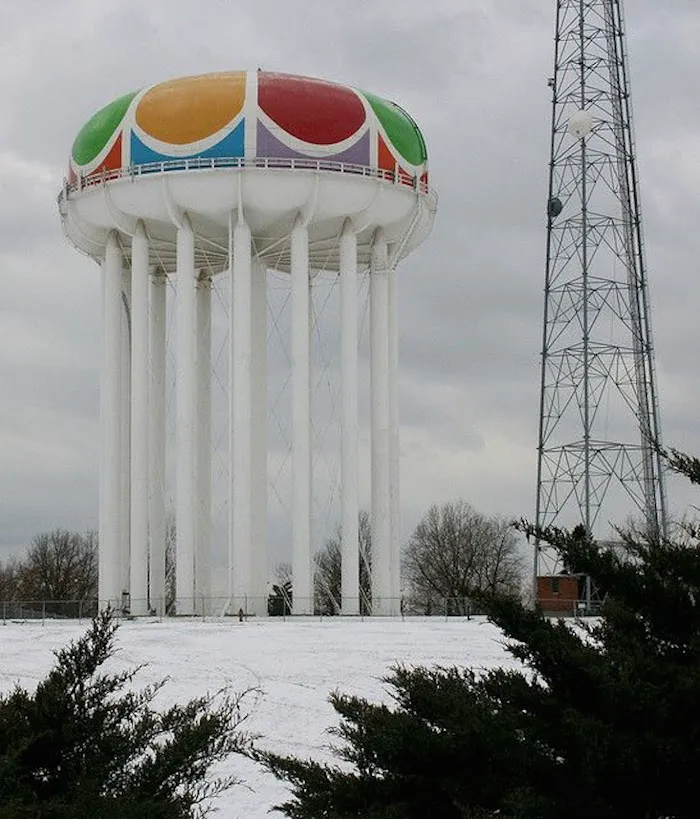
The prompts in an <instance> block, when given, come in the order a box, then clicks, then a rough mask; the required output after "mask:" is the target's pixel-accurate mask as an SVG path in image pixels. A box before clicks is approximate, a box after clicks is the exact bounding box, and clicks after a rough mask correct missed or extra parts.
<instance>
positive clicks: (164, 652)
mask: <svg viewBox="0 0 700 819" xmlns="http://www.w3.org/2000/svg"><path fill="white" fill-rule="evenodd" d="M86 627H87V624H86V623H85V622H83V623H77V622H51V621H47V622H46V624H45V625H41V623H39V622H27V623H19V622H18V623H13V622H8V624H7V625H6V626H4V627H3V628H1V629H0V689H1V690H2V691H8V690H10V689H11V688H12V686H13V685H14V684H15V683H19V684H20V685H22V686H24V687H27V688H29V689H30V690H31V689H33V688H34V686H35V685H36V683H37V682H38V681H39V680H40V679H41V678H42V677H43V676H44V675H45V674H46V672H47V671H48V670H49V668H50V667H51V666H52V664H53V660H54V658H53V654H52V652H53V651H54V650H55V649H57V648H60V647H61V646H63V645H65V644H66V643H67V642H68V641H69V640H71V639H73V638H75V637H78V636H79V635H80V634H82V633H83V632H84V631H85V629H86ZM117 644H118V652H117V654H116V656H115V657H114V659H113V660H112V661H111V663H110V668H112V669H115V670H116V669H125V668H132V667H134V666H136V665H141V664H146V667H145V668H143V669H142V670H141V671H140V672H139V674H138V676H137V684H138V685H139V686H140V685H146V684H148V683H151V682H156V681H159V680H162V679H163V678H165V677H167V678H168V683H167V685H166V687H165V689H164V690H163V692H162V693H161V694H160V698H159V700H158V702H160V703H162V704H164V705H165V704H166V703H172V702H184V701H186V700H187V699H190V698H192V697H195V696H199V695H201V694H203V693H205V692H207V691H209V692H214V691H218V690H220V689H221V688H223V687H229V688H230V689H231V690H232V692H236V691H242V690H244V689H249V688H255V689H258V691H257V692H254V693H252V694H251V695H250V696H249V697H248V698H247V699H246V700H244V705H243V708H242V710H243V711H244V712H247V713H248V714H249V716H248V719H247V720H246V723H245V727H246V729H247V730H249V731H251V732H253V733H256V734H259V735H260V736H261V739H260V741H259V744H260V745H261V746H264V747H266V748H270V749H274V750H275V751H278V752H280V753H283V754H293V755H295V756H301V757H304V758H307V757H313V758H315V759H319V760H328V761H330V760H331V759H332V756H331V754H330V751H329V744H330V743H331V741H332V737H330V736H329V734H328V728H330V727H332V726H334V725H336V724H337V719H336V717H335V712H334V711H333V709H332V708H331V706H330V705H329V703H328V695H329V694H330V692H332V691H334V690H338V691H342V692H344V693H350V694H359V695H362V696H364V697H367V698H369V699H371V700H373V701H379V700H383V701H387V700H388V699H389V696H388V693H387V689H386V686H385V684H384V683H383V682H382V677H384V676H385V675H386V674H387V673H388V671H389V670H390V668H391V666H392V665H393V664H395V663H404V664H407V665H428V666H434V665H441V666H449V665H462V666H469V667H472V668H491V667H494V666H508V667H517V662H516V661H515V660H514V659H513V658H512V657H510V655H508V654H507V653H506V651H505V649H504V646H503V640H502V635H501V634H500V632H499V631H498V630H497V629H496V628H495V627H494V626H493V625H491V624H490V623H488V622H487V621H486V620H485V619H483V618H474V619H472V620H469V621H468V620H463V619H460V618H450V619H437V618H416V619H412V618H408V619H406V620H400V619H395V620H394V619H384V618H382V619H379V618H376V619H367V620H358V619H342V618H324V619H318V618H314V619H312V618H308V619H290V620H287V621H283V620H280V619H277V618H270V619H260V620H258V621H255V620H249V621H247V622H244V623H240V622H238V620H237V619H231V620H226V621H223V622H221V621H213V622H201V621H197V620H164V621H163V622H157V621H141V622H135V621H134V622H124V623H123V624H122V625H121V626H120V629H119V631H118V632H117ZM216 772H217V773H223V774H234V775H236V776H237V777H239V778H240V779H241V780H243V782H244V783H245V784H244V785H239V786H236V787H234V788H232V789H231V790H230V791H227V792H226V793H225V794H222V795H221V796H220V797H219V798H218V799H217V800H216V801H215V806H216V808H217V809H218V812H217V813H215V814H214V816H221V817H225V819H263V818H264V817H269V816H270V814H269V811H270V808H271V807H272V806H273V805H275V804H277V803H279V802H280V801H282V800H284V798H285V796H286V788H285V786H284V785H283V784H281V783H280V782H278V781H277V780H276V779H275V778H274V777H272V776H271V775H270V774H268V773H267V772H266V771H264V770H262V769H261V768H260V767H259V766H257V765H255V764H254V763H252V762H251V761H249V760H247V759H243V758H240V757H231V758H230V759H228V760H227V761H226V762H225V763H222V764H221V765H220V766H219V767H218V768H217V770H216ZM272 815H273V816H281V814H278V813H275V814H272Z"/></svg>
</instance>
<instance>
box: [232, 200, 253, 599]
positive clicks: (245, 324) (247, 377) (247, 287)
mask: <svg viewBox="0 0 700 819" xmlns="http://www.w3.org/2000/svg"><path fill="white" fill-rule="evenodd" d="M232 272H233V283H232V302H233V304H232V308H231V318H232V321H233V327H232V329H231V340H232V348H231V355H232V367H231V374H232V386H233V392H232V394H231V402H232V406H231V424H232V427H231V445H232V461H231V464H232V478H231V487H230V488H231V508H232V532H231V535H232V544H231V561H230V565H229V573H230V578H231V579H230V584H231V586H230V596H231V603H232V605H233V607H234V611H237V610H238V609H239V608H243V609H244V611H247V605H248V601H247V597H248V595H249V594H250V593H251V581H252V577H251V535H252V514H251V497H252V495H251V492H252V487H251V462H252V452H251V449H252V447H251V414H252V397H251V382H252V373H251V366H252V362H251V356H252V353H251V348H252V322H251V297H252V294H251V290H252V260H251V235H250V228H249V227H248V224H247V222H246V221H245V218H244V216H243V213H242V212H241V211H239V213H238V222H237V224H236V227H235V229H234V231H233V271H232Z"/></svg>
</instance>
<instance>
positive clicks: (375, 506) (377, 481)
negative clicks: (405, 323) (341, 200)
mask: <svg viewBox="0 0 700 819" xmlns="http://www.w3.org/2000/svg"><path fill="white" fill-rule="evenodd" d="M388 268H389V262H388V253H387V244H386V239H385V238H384V234H383V232H382V231H381V230H378V231H377V233H376V235H375V238H374V242H373V245H372V257H371V264H370V393H371V399H370V401H371V423H372V435H371V437H372V613H373V614H388V613H389V609H390V598H391V576H390V565H391V509H390V506H391V502H390V486H391V474H390V471H391V470H390V433H389V426H390V411H389V310H388V308H389V276H388V272H389V270H388Z"/></svg>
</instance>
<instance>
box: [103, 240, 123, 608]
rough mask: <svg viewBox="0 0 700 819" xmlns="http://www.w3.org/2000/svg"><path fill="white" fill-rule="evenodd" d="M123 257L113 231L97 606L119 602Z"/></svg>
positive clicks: (106, 271) (106, 278) (107, 263)
mask: <svg viewBox="0 0 700 819" xmlns="http://www.w3.org/2000/svg"><path fill="white" fill-rule="evenodd" d="M121 277H122V254H121V250H120V248H119V243H118V241H117V235H116V233H114V232H112V233H110V234H109V237H108V238H107V246H106V248H105V257H104V261H103V262H102V299H103V302H102V333H103V344H102V382H101V389H100V411H101V418H100V426H101V433H102V451H101V458H100V467H101V473H102V474H101V476H100V520H99V547H98V548H99V564H98V565H99V581H98V597H99V605H100V607H106V606H107V605H112V606H116V605H118V604H119V596H120V593H121V562H120V555H121V527H120V521H121V484H122V462H121V454H122V452H121V427H122V423H121V409H122V402H121V373H120V369H121V368H120V366H119V362H120V359H121V352H122V348H121V320H122V281H121Z"/></svg>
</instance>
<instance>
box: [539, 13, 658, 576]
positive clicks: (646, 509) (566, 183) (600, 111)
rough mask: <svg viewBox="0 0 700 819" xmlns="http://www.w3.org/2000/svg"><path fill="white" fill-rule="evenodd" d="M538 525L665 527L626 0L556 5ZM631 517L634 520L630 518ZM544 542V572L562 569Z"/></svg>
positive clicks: (604, 534) (607, 533)
mask: <svg viewBox="0 0 700 819" xmlns="http://www.w3.org/2000/svg"><path fill="white" fill-rule="evenodd" d="M549 85H550V87H551V88H552V97H553V105H552V134H551V160H550V171H549V199H548V205H547V259H546V278H545V305H544V332H543V343H542V382H541V397H540V426H539V443H538V465H537V509H536V520H537V523H538V524H540V525H542V526H548V525H557V526H563V527H571V526H574V525H576V524H579V523H581V524H583V525H584V526H585V527H586V529H587V530H588V531H589V532H590V533H591V534H592V535H593V536H594V537H596V538H597V539H599V540H603V541H605V540H610V541H614V540H615V533H614V530H613V529H612V526H611V524H612V523H625V517H632V518H633V519H635V522H636V523H637V524H640V523H641V524H642V525H644V526H646V527H647V530H648V531H649V532H650V533H653V534H662V535H663V534H665V532H666V500H665V491H664V474H663V467H662V462H661V458H660V455H659V450H658V446H659V445H660V418H659V408H658V400H657V391H656V383H655V374H654V351H653V344H652V333H651V315H650V308H649V292H648V287H647V269H646V263H645V257H644V256H645V254H644V239H643V234H642V218H641V208H640V198H639V178H638V171H637V162H636V155H635V143H634V134H633V129H632V106H631V100H630V90H629V77H628V67H627V54H626V50H625V34H624V20H623V12H622V0H557V12H556V38H555V59H554V76H553V77H552V78H551V79H550V80H549ZM621 516H622V517H621ZM561 568H562V567H561V566H558V565H557V564H556V558H555V556H554V555H553V554H550V553H549V552H548V551H547V550H546V549H543V548H541V547H540V546H539V544H538V545H537V546H536V548H535V565H534V569H535V576H537V575H538V574H554V573H556V572H557V571H559V570H561Z"/></svg>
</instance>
